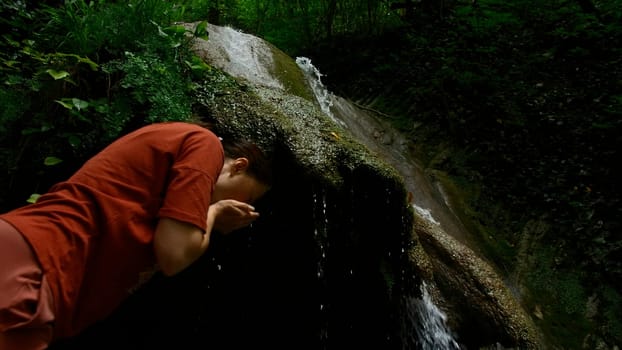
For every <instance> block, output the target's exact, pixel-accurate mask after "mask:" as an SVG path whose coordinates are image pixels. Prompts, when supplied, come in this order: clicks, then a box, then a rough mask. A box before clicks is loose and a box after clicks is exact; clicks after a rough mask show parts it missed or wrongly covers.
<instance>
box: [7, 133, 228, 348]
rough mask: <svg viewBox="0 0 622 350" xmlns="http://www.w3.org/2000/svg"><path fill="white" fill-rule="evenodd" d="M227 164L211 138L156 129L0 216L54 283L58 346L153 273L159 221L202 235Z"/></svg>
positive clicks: (128, 139) (124, 141) (124, 140)
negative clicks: (189, 227) (181, 223)
mask: <svg viewBox="0 0 622 350" xmlns="http://www.w3.org/2000/svg"><path fill="white" fill-rule="evenodd" d="M223 163H224V153H223V148H222V145H221V144H220V140H219V139H218V137H216V135H214V134H213V133H212V132H211V131H209V130H207V129H205V128H203V127H200V126H198V125H194V124H188V123H181V122H171V123H160V124H153V125H149V126H146V127H143V128H141V129H139V130H136V131H134V132H132V133H130V134H128V135H126V136H123V137H121V138H120V139H118V140H117V141H115V142H113V143H112V144H111V145H109V146H108V147H106V148H105V149H104V150H103V151H101V152H100V153H98V154H97V155H95V156H94V157H93V158H91V159H90V160H89V161H87V162H86V163H85V164H84V165H83V166H82V168H81V169H80V170H78V171H77V172H76V173H75V174H74V175H73V176H72V177H71V178H69V180H67V181H65V182H61V183H59V184H56V185H55V186H53V187H52V188H51V189H50V191H49V192H48V193H46V194H44V195H42V196H41V197H39V200H38V201H37V203H35V204H31V205H27V206H25V207H22V208H18V209H15V210H13V211H11V212H9V213H6V214H3V215H0V218H2V219H4V220H6V221H7V222H9V223H10V224H12V225H13V226H14V227H15V228H16V229H17V230H18V231H19V232H21V233H22V234H23V235H24V237H25V238H26V240H27V241H28V242H29V243H30V245H31V246H32V248H33V250H34V252H35V254H36V256H37V258H38V259H39V262H40V264H41V266H42V269H43V271H44V273H45V275H46V278H47V279H48V281H49V284H50V287H51V289H52V293H53V295H54V302H55V305H54V307H55V310H56V321H55V327H54V328H55V338H63V337H68V336H73V335H75V334H77V333H78V332H80V331H81V330H83V329H84V328H86V327H87V326H89V325H91V324H92V323H94V322H95V321H97V320H101V319H103V318H105V317H106V316H108V315H109V314H110V313H111V312H112V311H113V310H114V309H115V308H116V307H117V306H118V305H119V304H120V303H121V301H122V300H123V299H125V298H126V297H127V296H128V294H129V293H130V292H131V290H132V289H133V288H134V287H136V286H137V284H138V283H139V281H140V278H141V274H144V273H145V272H147V271H150V270H153V268H154V265H155V263H156V261H155V254H154V251H153V247H152V241H153V235H154V231H155V227H156V224H157V221H158V218H160V217H169V218H174V219H177V220H180V221H184V222H188V223H191V224H194V225H196V226H197V227H200V228H201V229H203V230H205V226H206V220H207V210H208V208H209V205H210V202H211V193H212V190H213V188H214V184H215V182H216V180H217V179H218V175H219V174H220V171H221V169H222V166H223Z"/></svg>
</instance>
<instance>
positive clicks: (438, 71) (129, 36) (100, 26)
mask: <svg viewBox="0 0 622 350" xmlns="http://www.w3.org/2000/svg"><path fill="white" fill-rule="evenodd" d="M0 13H1V16H0V27H1V28H2V33H3V35H2V39H1V40H0V80H1V81H2V89H0V105H2V106H3V107H2V109H0V164H2V165H3V167H2V168H3V169H6V170H5V171H4V172H2V173H0V186H1V187H0V188H2V193H3V195H2V196H0V208H2V209H3V210H6V209H9V208H12V207H15V206H18V205H22V204H25V203H26V201H27V200H31V201H32V200H35V199H36V193H39V192H42V191H45V190H46V189H47V188H48V187H49V186H50V185H51V184H53V183H54V182H57V181H58V180H60V179H63V178H66V176H67V175H69V174H70V173H72V172H73V171H74V170H75V169H76V168H77V167H78V166H79V165H80V164H81V163H82V162H83V161H84V160H86V159H87V158H88V157H89V156H90V155H92V154H94V153H95V152H97V150H99V149H100V148H101V147H103V146H104V145H105V144H107V143H109V141H110V140H112V139H114V138H116V137H117V136H119V135H121V134H122V133H124V132H127V131H129V130H132V129H134V128H136V127H138V126H140V125H143V124H146V123H150V122H154V121H163V120H188V119H190V118H192V117H191V115H192V114H193V112H194V111H195V109H196V106H195V105H194V104H195V101H196V98H195V96H196V95H206V94H208V95H209V94H217V93H218V89H220V88H221V85H220V84H226V83H223V82H222V81H221V80H220V78H219V77H218V75H217V74H215V73H214V71H213V70H212V69H211V68H210V67H209V66H207V65H205V64H204V63H203V62H201V60H200V59H198V58H197V57H195V56H194V55H193V54H192V53H191V51H190V48H189V40H190V39H191V36H192V35H188V34H194V35H197V36H202V37H204V36H206V35H207V33H206V31H205V30H206V29H205V22H203V23H201V24H199V25H198V26H197V27H196V30H194V31H190V32H188V31H187V30H186V29H185V28H184V27H182V26H179V25H175V24H174V23H176V22H177V21H186V22H191V21H198V22H200V21H204V20H208V21H209V22H211V23H214V24H220V25H232V26H234V27H236V28H239V29H242V30H244V31H247V32H250V33H253V34H256V35H258V36H261V37H263V38H265V39H267V40H269V41H270V42H271V43H273V44H274V45H275V46H277V47H278V48H280V49H282V50H284V51H286V52H287V53H288V54H290V55H292V56H297V55H304V56H308V57H311V58H312V60H313V63H314V64H315V65H316V66H318V67H319V68H320V70H321V71H322V73H324V74H325V77H324V78H323V81H324V83H325V84H327V85H328V86H329V88H330V89H331V90H333V91H334V92H336V93H338V94H340V95H344V96H348V97H352V98H356V99H358V100H359V101H360V102H361V103H363V104H366V105H368V106H369V107H371V108H375V109H378V110H380V111H382V112H383V113H385V114H389V115H393V116H394V119H393V121H394V122H395V124H396V125H397V126H399V127H400V129H401V130H403V131H404V132H405V133H408V134H409V135H412V139H413V140H414V141H415V143H416V144H417V147H418V148H417V153H418V154H419V155H420V156H421V157H422V159H423V160H424V161H426V162H427V163H428V165H429V167H430V168H432V169H436V170H438V171H439V174H440V173H441V172H442V174H446V176H447V179H451V182H453V183H454V186H453V187H452V188H451V192H452V194H453V195H454V196H456V197H459V198H460V201H459V202H461V203H462V205H463V207H464V210H463V215H462V216H463V217H462V218H463V220H464V221H465V223H466V224H467V226H468V227H470V228H471V230H472V231H473V232H474V233H475V234H476V235H477V237H478V239H479V240H480V244H481V246H482V247H483V248H484V249H485V251H486V254H487V255H488V257H489V258H490V260H492V261H494V262H496V263H497V264H498V265H499V269H500V270H501V271H504V272H505V273H507V274H508V276H512V275H513V274H514V273H515V272H516V270H521V271H528V273H523V274H521V276H522V278H523V280H521V281H520V282H521V283H522V284H523V285H525V286H527V287H528V289H529V293H527V295H525V296H524V297H525V304H526V306H527V307H528V308H530V309H533V308H536V307H537V308H541V309H542V314H543V318H542V320H541V322H540V325H541V326H542V328H543V329H544V330H545V331H546V332H547V335H548V336H549V337H550V338H551V342H552V344H554V345H557V346H560V347H567V348H573V347H579V346H580V344H592V343H590V342H594V341H595V340H594V339H601V340H602V341H603V342H605V343H606V342H609V345H610V346H612V345H613V344H618V345H619V344H620V343H622V319H621V316H620V315H622V310H621V307H622V299H621V297H620V293H621V292H622V284H621V283H622V282H621V281H622V235H621V234H620V231H621V224H620V218H622V207H621V203H620V198H622V191H621V188H620V182H619V178H620V177H621V176H620V175H621V174H620V172H619V170H617V167H616V165H617V163H618V162H619V158H620V157H619V150H620V149H621V147H620V146H621V145H620V141H621V138H620V135H621V134H622V130H621V121H622V49H621V48H622V7H621V6H620V4H619V1H617V0H576V1H572V0H569V1H568V0H563V1H562V0H553V1H545V0H517V1H500V0H479V1H464V2H460V1H440V0H423V1H417V2H414V1H404V0H400V1H397V0H389V1H386V0H385V1H381V0H366V1H361V0H315V1H278V0H209V1H208V0H179V1H176V2H169V1H162V0H130V1H121V2H111V1H103V0H98V1H86V0H68V1H64V2H62V1H44V2H40V3H38V4H35V2H28V1H2V2H0ZM281 68H283V67H281ZM283 70H287V69H285V68H283ZM287 71H289V70H287ZM205 82H208V84H207V85H205ZM289 88H290V89H292V90H294V91H299V90H300V87H296V86H290V87H289ZM447 181H448V182H449V180H447ZM32 194H35V196H33V197H31V195H32ZM534 222H543V223H546V225H545V226H546V227H547V229H546V230H543V231H542V232H533V231H532V230H531V229H530V227H531V225H530V224H531V223H534ZM524 241H529V242H531V244H530V246H531V247H535V248H534V249H530V250H529V251H527V252H520V251H519V247H520V246H521V244H522V243H521V242H524ZM525 253H526V254H527V255H528V259H526V260H525V261H523V260H521V258H523V257H525ZM593 310H596V311H593ZM552 320H555V322H552ZM586 339H588V340H589V341H587V340H586ZM586 341H587V343H586ZM593 344H594V346H596V344H597V343H593Z"/></svg>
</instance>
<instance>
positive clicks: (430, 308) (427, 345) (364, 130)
mask: <svg viewBox="0 0 622 350" xmlns="http://www.w3.org/2000/svg"><path fill="white" fill-rule="evenodd" d="M296 63H297V64H298V66H299V67H300V68H301V69H302V70H303V71H304V72H305V75H306V77H307V79H308V80H309V84H310V85H311V87H312V89H313V92H314V94H315V97H316V99H317V100H318V103H319V105H320V106H321V108H322V110H323V111H324V113H326V115H328V116H329V117H330V118H331V119H333V120H334V121H335V122H336V123H337V124H339V125H341V126H342V127H344V128H346V129H347V130H348V131H349V132H350V133H351V134H352V135H353V136H354V137H355V138H356V139H357V140H358V141H360V142H361V143H363V144H364V145H366V146H367V147H368V148H369V149H370V150H371V151H372V152H375V153H376V154H377V155H378V156H379V157H381V158H382V159H384V160H385V161H387V162H388V163H389V164H391V165H393V166H394V167H395V168H396V170H398V172H400V174H401V175H402V176H403V177H404V180H405V182H406V187H407V189H408V191H409V192H410V193H411V194H412V198H413V203H412V205H413V208H414V209H415V211H416V212H417V213H418V214H419V215H420V216H421V217H423V218H424V219H426V220H427V221H429V222H431V223H433V224H435V225H441V226H443V227H444V228H445V229H446V228H449V229H453V230H456V233H455V235H461V232H462V231H461V230H462V228H461V227H460V226H459V225H458V223H456V221H455V219H454V218H452V215H451V214H447V213H445V211H446V210H448V209H447V203H438V199H439V196H438V191H437V190H436V189H435V187H434V186H433V185H432V184H431V183H430V181H429V180H428V179H427V177H426V176H425V174H424V172H423V170H422V169H421V167H420V165H419V164H417V162H416V161H415V160H413V159H412V158H410V157H407V156H405V152H406V150H405V147H407V146H406V144H407V141H406V140H404V139H403V138H401V137H399V135H398V134H397V132H395V131H393V130H392V129H391V128H390V127H389V126H387V125H383V124H382V123H381V122H380V121H379V120H378V119H377V118H375V117H374V116H373V115H371V114H370V113H369V112H367V111H365V110H364V109H362V108H360V107H358V106H356V105H354V104H353V103H351V102H349V101H347V100H346V99H343V98H341V97H338V96H335V95H333V94H332V93H330V91H328V89H326V87H325V86H324V84H323V83H322V80H321V77H322V74H321V73H320V71H319V70H318V69H317V68H316V67H315V66H313V64H312V63H311V60H310V59H308V58H306V57H298V58H296ZM436 215H439V216H440V217H441V218H442V219H441V220H442V223H441V222H440V221H439V220H437V219H436V217H435V216H436ZM421 288H422V290H421V292H422V293H421V294H422V298H420V299H419V298H413V299H408V300H406V301H405V303H404V304H405V306H406V308H407V309H408V312H407V313H406V314H407V319H406V320H404V323H405V325H404V327H405V328H409V329H406V330H404V331H403V333H404V336H405V337H410V336H412V335H416V339H408V340H406V341H404V344H406V345H409V344H416V346H417V347H418V348H419V349H421V350H441V349H443V350H454V349H456V350H459V349H460V348H461V347H460V345H459V344H458V342H457V341H456V340H455V339H454V336H453V334H452V332H451V330H450V329H449V328H448V327H447V325H446V320H447V315H445V314H444V313H443V311H442V310H440V309H439V308H438V307H437V306H436V305H435V304H434V302H433V301H432V298H431V297H430V294H429V293H428V290H427V285H426V284H425V283H423V284H422V286H421ZM413 330H414V332H413Z"/></svg>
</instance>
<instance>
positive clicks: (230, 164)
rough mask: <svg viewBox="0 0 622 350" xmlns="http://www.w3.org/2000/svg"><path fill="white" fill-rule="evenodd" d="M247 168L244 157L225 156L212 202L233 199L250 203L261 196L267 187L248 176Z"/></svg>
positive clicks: (246, 160)
mask: <svg viewBox="0 0 622 350" xmlns="http://www.w3.org/2000/svg"><path fill="white" fill-rule="evenodd" d="M247 168H248V159H246V158H236V159H231V158H226V159H225V164H224V166H223V168H222V170H221V172H220V175H219V176H218V180H217V181H216V185H215V187H214V192H213V193H212V203H215V202H217V201H219V200H222V199H235V200H237V201H240V202H244V203H248V204H252V203H253V202H255V201H256V200H257V199H259V198H260V197H261V196H263V195H264V194H265V193H266V192H267V191H268V189H269V187H268V186H267V185H265V184H263V183H261V182H259V181H257V180H256V179H255V178H254V177H252V176H250V175H249V174H248V172H247V171H246V170H247Z"/></svg>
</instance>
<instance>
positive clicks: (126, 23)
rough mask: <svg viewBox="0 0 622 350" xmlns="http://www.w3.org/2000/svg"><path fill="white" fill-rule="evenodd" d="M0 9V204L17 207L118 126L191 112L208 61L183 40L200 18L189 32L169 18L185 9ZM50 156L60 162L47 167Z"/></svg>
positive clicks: (150, 1) (152, 1)
mask: <svg viewBox="0 0 622 350" xmlns="http://www.w3.org/2000/svg"><path fill="white" fill-rule="evenodd" d="M0 9H1V11H2V13H3V20H2V26H3V29H5V33H7V34H6V35H4V36H3V40H2V42H0V47H1V49H2V50H0V51H1V53H0V79H2V82H3V85H4V87H5V88H4V89H2V90H1V91H0V102H2V103H3V106H5V107H4V108H3V110H2V112H1V113H0V131H1V133H0V145H1V146H0V161H1V162H3V164H6V165H7V167H6V169H7V172H6V173H5V174H2V176H0V184H1V185H2V188H3V190H4V193H5V194H6V195H5V196H3V197H2V202H0V206H1V207H3V208H5V209H7V208H10V207H14V206H17V205H22V204H24V203H25V201H26V200H27V199H28V198H29V195H30V194H31V193H32V192H38V191H45V190H46V189H47V187H48V186H50V185H51V184H53V183H54V182H57V181H60V180H61V179H64V178H66V177H67V176H68V175H69V174H70V173H71V172H73V171H74V170H75V169H76V168H77V166H79V164H81V163H82V162H83V161H84V160H86V158H87V157H89V156H90V155H92V154H93V153H95V152H96V151H98V150H99V149H100V148H101V147H103V146H104V145H106V144H107V143H109V142H110V141H111V140H112V139H114V138H116V137H118V136H119V135H121V134H122V133H124V132H127V131H129V130H132V129H133V128H136V127H138V126H140V125H143V124H146V123H152V122H157V121H168V120H188V119H189V118H191V111H192V99H191V98H190V96H191V94H192V90H193V87H194V85H193V84H192V79H195V78H200V76H201V74H202V72H204V71H206V70H209V67H208V66H207V65H205V64H204V63H202V61H201V60H200V59H198V58H196V57H195V56H194V55H193V54H192V53H191V52H190V40H192V36H193V35H192V34H194V36H201V37H206V36H207V31H206V23H205V22H203V23H200V24H199V25H198V26H197V27H196V28H195V30H194V31H189V30H187V29H186V28H184V27H182V26H180V25H174V24H172V23H174V21H175V20H178V19H179V16H180V15H181V14H183V10H184V8H183V7H180V6H176V5H173V4H171V3H169V2H165V1H159V0H132V1H128V2H118V3H110V2H106V1H89V2H87V1H83V0H72V1H67V2H65V3H64V5H62V6H57V7H51V6H47V5H45V4H39V5H34V4H30V3H22V2H13V3H6V2H2V4H1V5H0ZM128 33H132V34H131V35H128ZM188 34H190V35H188ZM15 131H17V132H15ZM51 156H56V157H58V158H59V159H63V162H62V163H60V164H57V165H53V166H49V165H46V164H45V163H44V159H46V157H48V158H47V159H49V157H51Z"/></svg>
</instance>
